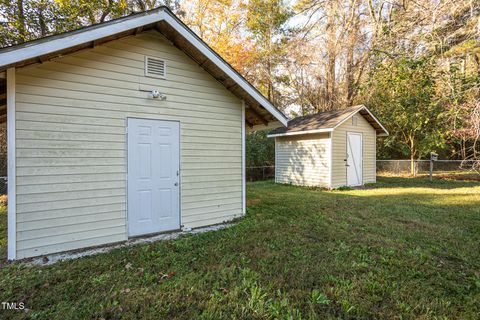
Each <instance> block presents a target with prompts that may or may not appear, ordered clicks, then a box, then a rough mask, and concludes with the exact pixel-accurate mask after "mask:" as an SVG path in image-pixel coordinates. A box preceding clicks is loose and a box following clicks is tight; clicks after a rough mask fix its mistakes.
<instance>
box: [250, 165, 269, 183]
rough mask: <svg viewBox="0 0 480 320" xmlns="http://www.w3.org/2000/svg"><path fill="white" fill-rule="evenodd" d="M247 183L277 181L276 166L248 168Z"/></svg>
mask: <svg viewBox="0 0 480 320" xmlns="http://www.w3.org/2000/svg"><path fill="white" fill-rule="evenodd" d="M245 169H246V170H245V171H246V177H247V181H261V180H273V179H275V166H264V167H246V168H245Z"/></svg>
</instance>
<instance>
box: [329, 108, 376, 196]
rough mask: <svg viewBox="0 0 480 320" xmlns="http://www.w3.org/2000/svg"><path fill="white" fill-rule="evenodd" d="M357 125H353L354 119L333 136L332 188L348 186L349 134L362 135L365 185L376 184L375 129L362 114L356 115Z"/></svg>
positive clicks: (339, 128) (348, 120)
mask: <svg viewBox="0 0 480 320" xmlns="http://www.w3.org/2000/svg"><path fill="white" fill-rule="evenodd" d="M356 117H357V125H353V124H352V118H349V119H347V120H346V121H345V122H344V123H343V124H341V125H340V126H339V127H337V128H336V129H335V130H334V131H333V135H332V148H333V149H332V150H333V154H332V187H333V188H336V187H341V186H344V185H346V184H347V169H346V167H345V161H344V159H345V158H346V152H347V132H359V133H362V141H363V183H369V182H375V180H376V162H375V161H376V159H375V152H376V150H375V148H376V146H375V143H376V142H375V141H376V132H375V129H374V128H373V127H372V126H371V125H370V124H369V123H368V121H367V120H365V118H364V117H363V116H361V115H360V114H357V115H356Z"/></svg>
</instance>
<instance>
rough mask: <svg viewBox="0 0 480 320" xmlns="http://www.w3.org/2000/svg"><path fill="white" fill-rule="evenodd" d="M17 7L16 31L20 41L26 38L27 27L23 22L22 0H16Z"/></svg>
mask: <svg viewBox="0 0 480 320" xmlns="http://www.w3.org/2000/svg"><path fill="white" fill-rule="evenodd" d="M17 8H18V33H19V34H20V37H21V39H20V42H25V41H26V40H27V27H26V24H25V11H24V8H23V0H17Z"/></svg>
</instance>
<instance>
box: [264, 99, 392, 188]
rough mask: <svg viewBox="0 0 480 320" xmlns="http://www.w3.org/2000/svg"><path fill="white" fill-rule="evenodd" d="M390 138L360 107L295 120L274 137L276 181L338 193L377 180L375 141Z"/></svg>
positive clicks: (379, 124) (277, 130)
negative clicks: (338, 188)
mask: <svg viewBox="0 0 480 320" xmlns="http://www.w3.org/2000/svg"><path fill="white" fill-rule="evenodd" d="M386 135H388V132H387V130H386V129H385V128H384V126H383V125H382V124H381V123H380V122H379V121H378V120H377V118H375V116H374V115H373V114H372V113H371V112H370V111H369V110H368V109H367V108H366V107H365V106H363V105H359V106H354V107H350V108H346V109H338V110H332V111H327V112H321V113H317V114H314V115H309V116H304V117H298V118H295V119H293V120H290V121H289V122H288V126H287V127H286V128H277V129H275V130H273V131H272V132H271V133H270V134H269V135H268V136H269V137H271V138H275V182H277V183H287V184H294V185H302V186H320V187H326V188H337V187H341V186H360V185H363V184H365V183H370V182H375V181H376V141H377V140H376V138H377V136H386Z"/></svg>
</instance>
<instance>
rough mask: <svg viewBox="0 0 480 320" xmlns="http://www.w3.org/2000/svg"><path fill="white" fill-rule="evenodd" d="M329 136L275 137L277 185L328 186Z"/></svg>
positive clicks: (323, 134) (326, 134) (325, 134)
mask: <svg viewBox="0 0 480 320" xmlns="http://www.w3.org/2000/svg"><path fill="white" fill-rule="evenodd" d="M329 162H330V138H329V134H328V133H322V134H310V135H302V136H292V137H280V138H275V182H277V183H285V184H294V185H305V186H322V187H328V186H329V182H330V167H329Z"/></svg>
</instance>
